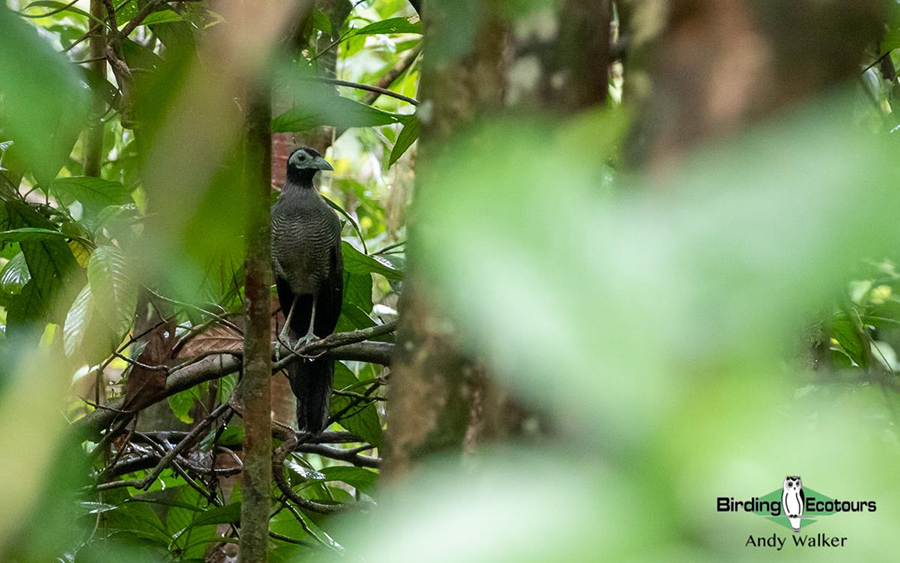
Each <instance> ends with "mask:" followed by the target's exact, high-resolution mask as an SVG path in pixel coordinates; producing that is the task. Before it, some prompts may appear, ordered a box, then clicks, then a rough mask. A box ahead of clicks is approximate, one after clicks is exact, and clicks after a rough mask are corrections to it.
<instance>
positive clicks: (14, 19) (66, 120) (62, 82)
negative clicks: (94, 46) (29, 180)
mask: <svg viewBox="0 0 900 563" xmlns="http://www.w3.org/2000/svg"><path fill="white" fill-rule="evenodd" d="M0 97H2V101H0V127H2V131H3V132H4V133H5V134H4V137H6V139H11V140H12V141H13V145H12V147H11V148H10V149H9V151H8V152H9V154H7V155H6V156H5V160H6V159H9V160H6V163H7V165H9V164H11V163H12V161H13V160H21V162H22V163H23V164H25V165H27V166H28V167H30V168H31V170H32V171H33V173H34V176H35V179H36V180H37V182H38V183H39V184H41V185H43V186H45V187H46V186H49V185H50V183H51V181H52V180H53V178H55V177H56V174H57V172H59V170H60V168H62V166H63V164H65V162H66V159H67V158H68V156H69V152H71V150H72V147H73V145H74V144H75V140H76V139H77V137H78V133H79V132H80V130H81V128H82V127H83V126H84V125H85V122H86V117H87V109H88V102H89V98H90V96H89V93H88V90H87V88H86V87H85V86H84V84H82V82H81V80H80V78H79V76H78V74H77V72H76V70H75V68H74V67H72V66H71V65H69V64H68V63H67V61H66V60H65V58H64V57H63V56H62V55H60V54H59V53H57V52H54V51H53V49H51V48H50V46H49V45H48V44H47V43H46V42H45V41H44V40H43V39H41V38H39V37H38V34H37V32H36V31H35V29H34V28H33V27H31V26H29V25H28V24H26V23H25V22H23V21H21V20H20V19H19V17H18V16H17V15H15V14H14V13H12V11H10V10H9V9H8V8H7V7H6V6H5V5H4V6H0ZM6 139H4V140H6Z"/></svg>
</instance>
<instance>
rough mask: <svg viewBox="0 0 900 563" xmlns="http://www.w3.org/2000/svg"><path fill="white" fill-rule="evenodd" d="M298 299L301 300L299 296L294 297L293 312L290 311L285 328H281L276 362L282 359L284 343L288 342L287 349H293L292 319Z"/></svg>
mask: <svg viewBox="0 0 900 563" xmlns="http://www.w3.org/2000/svg"><path fill="white" fill-rule="evenodd" d="M297 299H299V296H295V297H294V302H293V303H291V310H290V311H288V314H287V318H285V319H284V326H283V327H282V328H281V332H280V333H278V338H276V339H275V361H276V362H277V361H278V360H280V359H281V344H282V342H284V341H285V340H287V342H286V345H287V347H288V348H290V347H291V344H290V342H291V337H290V331H291V317H293V316H294V308H295V307H297Z"/></svg>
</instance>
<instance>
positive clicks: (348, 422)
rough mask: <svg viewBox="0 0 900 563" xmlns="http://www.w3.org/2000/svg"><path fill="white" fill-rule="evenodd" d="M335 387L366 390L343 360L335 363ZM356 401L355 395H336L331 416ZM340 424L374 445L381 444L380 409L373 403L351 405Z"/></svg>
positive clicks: (340, 389) (357, 391) (357, 390)
mask: <svg viewBox="0 0 900 563" xmlns="http://www.w3.org/2000/svg"><path fill="white" fill-rule="evenodd" d="M334 388H335V389H336V390H338V391H353V392H356V393H363V392H364V391H365V386H364V385H363V384H361V383H360V381H359V380H358V379H357V378H356V376H355V375H354V374H353V372H352V371H350V369H349V368H348V367H347V366H345V365H344V364H342V363H341V362H335V364H334ZM356 402H357V399H356V398H354V397H343V396H340V395H334V396H333V397H332V398H331V416H334V415H336V414H337V413H339V412H341V411H343V410H344V409H347V408H348V407H350V405H351V404H354V403H356ZM338 424H340V425H341V426H343V427H344V428H346V429H347V430H349V431H350V432H352V433H354V434H356V435H357V436H359V437H360V438H362V439H363V440H365V441H366V442H368V443H370V444H372V445H373V446H376V447H378V446H380V445H381V419H380V418H379V417H378V411H377V410H376V409H375V406H374V405H372V404H369V405H365V406H359V405H357V406H354V407H351V408H350V409H349V410H347V412H346V413H344V415H343V416H342V418H341V419H340V420H339V421H338Z"/></svg>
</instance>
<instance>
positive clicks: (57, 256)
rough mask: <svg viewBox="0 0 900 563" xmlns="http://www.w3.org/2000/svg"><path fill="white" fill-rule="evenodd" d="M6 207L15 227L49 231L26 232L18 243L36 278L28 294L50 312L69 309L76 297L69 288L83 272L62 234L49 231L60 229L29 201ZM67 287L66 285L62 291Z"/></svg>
mask: <svg viewBox="0 0 900 563" xmlns="http://www.w3.org/2000/svg"><path fill="white" fill-rule="evenodd" d="M6 210H7V213H8V215H9V222H10V226H11V227H13V228H14V230H16V229H40V230H42V231H41V232H43V231H46V232H44V233H43V234H39V233H37V232H34V233H32V234H29V235H27V236H24V238H23V240H21V242H20V243H19V245H20V246H21V248H22V253H23V254H24V255H25V261H26V263H27V264H28V271H29V273H30V274H31V279H32V281H33V282H34V286H33V293H30V294H29V296H30V298H34V297H36V298H37V299H39V301H40V307H41V308H43V309H44V310H45V311H48V312H51V313H52V312H53V311H55V310H56V309H55V308H56V307H59V310H60V313H59V315H60V316H61V315H62V311H65V310H68V306H69V303H70V302H71V299H72V297H74V291H70V290H71V289H74V288H76V287H77V282H78V281H79V278H81V276H82V274H81V269H80V268H79V267H78V263H77V262H76V260H75V256H74V255H73V254H72V250H71V249H70V248H69V245H68V244H66V242H65V240H64V238H63V237H62V236H55V235H50V234H49V233H50V232H53V231H56V230H57V229H56V226H55V225H54V224H53V223H52V222H51V221H50V220H48V219H47V218H45V217H44V216H42V215H41V214H40V213H38V212H37V211H35V210H34V209H32V208H31V207H30V206H28V205H27V204H25V203H22V202H19V201H8V202H6ZM44 235H46V236H44ZM32 236H35V237H37V240H33V239H32V238H31V237H32ZM67 286H68V287H67ZM64 287H67V289H66V291H65V292H64V293H61V290H62V289H63V288H64ZM57 301H58V302H57ZM29 309H30V310H36V309H35V308H33V307H29ZM56 318H57V315H55V314H54V315H52V316H51V319H50V320H56Z"/></svg>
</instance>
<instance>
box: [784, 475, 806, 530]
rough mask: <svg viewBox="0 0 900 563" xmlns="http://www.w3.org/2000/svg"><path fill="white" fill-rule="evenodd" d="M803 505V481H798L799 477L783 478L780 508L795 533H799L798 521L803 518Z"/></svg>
mask: <svg viewBox="0 0 900 563" xmlns="http://www.w3.org/2000/svg"><path fill="white" fill-rule="evenodd" d="M805 504H806V496H805V495H804V494H803V481H801V480H800V476H799V475H788V476H787V477H785V478H784V492H783V493H782V494H781V506H782V509H783V510H784V514H785V515H786V516H787V517H788V520H789V521H790V523H791V528H793V530H794V531H795V532H799V531H800V519H801V517H802V516H803V506H804V505H805Z"/></svg>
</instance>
